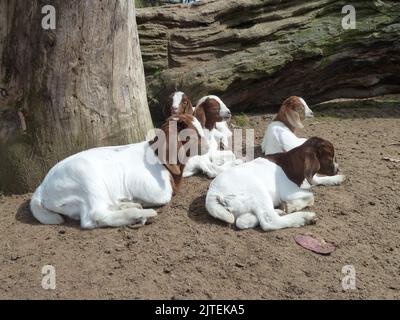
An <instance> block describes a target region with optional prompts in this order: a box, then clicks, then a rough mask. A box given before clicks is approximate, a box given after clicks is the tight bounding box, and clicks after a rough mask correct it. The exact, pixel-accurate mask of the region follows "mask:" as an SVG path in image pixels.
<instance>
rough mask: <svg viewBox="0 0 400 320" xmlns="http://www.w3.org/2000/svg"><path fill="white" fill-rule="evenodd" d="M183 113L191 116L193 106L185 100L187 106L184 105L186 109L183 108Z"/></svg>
mask: <svg viewBox="0 0 400 320" xmlns="http://www.w3.org/2000/svg"><path fill="white" fill-rule="evenodd" d="M185 113H186V114H193V105H192V103H191V102H190V100H189V99H187V104H186V108H185Z"/></svg>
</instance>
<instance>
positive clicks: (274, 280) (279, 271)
mask: <svg viewBox="0 0 400 320" xmlns="http://www.w3.org/2000/svg"><path fill="white" fill-rule="evenodd" d="M271 117H272V115H271V114H267V115H260V114H257V115H249V116H248V117H247V118H246V117H245V120H246V121H245V127H253V128H255V133H256V144H259V143H260V142H261V139H262V135H263V132H264V129H265V127H266V125H267V124H268V123H269V121H270V119H271ZM300 135H301V136H304V137H310V136H313V135H317V136H321V137H324V138H327V139H329V140H330V141H332V142H333V143H334V144H335V145H336V147H337V158H338V161H339V163H340V165H341V172H342V173H344V174H346V176H347V181H346V182H345V183H344V184H343V185H342V186H338V187H315V188H313V191H314V193H315V198H316V201H315V205H314V207H313V208H312V210H314V211H315V212H316V213H317V215H318V221H317V223H316V224H315V225H311V226H307V227H303V228H295V229H284V230H279V231H274V232H262V231H261V230H260V229H252V230H246V231H239V230H237V229H236V228H233V227H229V226H227V225H226V224H224V223H221V222H219V221H216V220H214V219H213V218H212V217H210V216H209V215H208V214H207V212H206V210H205V208H204V199H205V194H206V192H207V187H208V184H209V182H210V180H208V179H206V178H205V177H203V176H196V177H192V178H188V179H187V180H185V182H184V185H183V187H182V192H181V193H179V194H178V195H176V196H175V198H174V199H173V201H172V202H171V203H170V204H168V205H167V206H165V207H162V208H160V209H159V210H158V212H159V215H158V217H157V218H156V219H155V221H154V222H153V223H151V224H149V225H146V226H144V227H140V228H135V227H123V228H115V229H112V228H109V229H96V230H91V231H83V230H81V229H80V228H79V225H78V224H77V223H76V222H72V221H68V222H66V223H65V224H63V225H59V226H44V225H40V224H38V223H37V222H36V221H35V219H34V218H33V217H32V216H31V213H30V211H29V207H28V204H29V199H30V195H29V194H27V195H22V196H16V195H15V196H0V268H1V269H0V298H3V299H4V298H5V299H16V298H28V299H38V298H45V299H47V298H50V299H54V298H69V299H81V298H84V299H92V298H94V299H98V298H105V299H108V298H112V299H114V298H129V299H154V298H162V299H200V298H201V299H338V298H339V299H372V298H385V299H387V298H397V299H398V298H400V259H399V257H400V163H396V162H389V161H385V160H383V159H382V158H383V157H386V156H388V157H392V158H395V159H400V110H399V109H397V110H393V109H392V110H384V109H382V110H375V109H374V110H371V109H365V110H362V109H359V110H340V109H336V110H331V111H329V112H324V116H321V115H317V116H316V117H315V118H314V119H311V120H309V121H307V122H306V128H305V130H304V131H302V132H301V134H300ZM256 151H258V152H259V150H256ZM304 233H310V234H314V235H318V236H320V237H323V238H324V239H325V240H327V241H332V242H334V243H335V244H336V245H337V250H336V251H335V252H333V253H332V254H331V255H330V256H321V255H318V254H315V253H312V252H310V251H307V250H305V249H303V248H302V247H300V246H298V245H297V244H296V243H295V242H294V240H293V237H294V236H295V235H297V234H304ZM44 265H53V266H54V267H55V270H56V290H44V289H43V288H42V286H41V281H42V274H41V269H42V267H43V266H44ZM345 265H352V266H354V268H355V271H356V286H357V289H355V290H344V289H343V288H342V285H341V281H342V278H343V277H344V274H343V273H342V268H343V266H345Z"/></svg>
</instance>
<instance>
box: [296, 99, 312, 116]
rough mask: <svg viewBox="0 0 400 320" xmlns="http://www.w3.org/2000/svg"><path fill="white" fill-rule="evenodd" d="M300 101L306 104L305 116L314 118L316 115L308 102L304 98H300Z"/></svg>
mask: <svg viewBox="0 0 400 320" xmlns="http://www.w3.org/2000/svg"><path fill="white" fill-rule="evenodd" d="M299 99H300V102H301V103H302V104H303V106H304V111H305V116H306V118H312V117H313V116H314V114H313V112H312V110H311V109H310V107H309V106H308V105H307V103H306V102H305V101H304V99H303V98H299Z"/></svg>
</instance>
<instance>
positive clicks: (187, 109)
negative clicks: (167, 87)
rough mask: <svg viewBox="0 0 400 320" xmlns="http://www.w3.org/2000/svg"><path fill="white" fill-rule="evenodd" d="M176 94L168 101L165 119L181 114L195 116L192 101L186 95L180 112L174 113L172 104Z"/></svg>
mask: <svg viewBox="0 0 400 320" xmlns="http://www.w3.org/2000/svg"><path fill="white" fill-rule="evenodd" d="M174 94H175V92H173V93H171V94H170V95H169V97H168V99H167V103H166V104H165V106H164V108H163V114H164V117H165V118H168V117H170V116H172V115H179V114H193V105H192V102H191V101H190V99H189V97H188V96H187V95H186V94H183V96H182V101H181V103H180V105H179V107H178V111H177V112H174V110H173V109H172V102H173V97H174Z"/></svg>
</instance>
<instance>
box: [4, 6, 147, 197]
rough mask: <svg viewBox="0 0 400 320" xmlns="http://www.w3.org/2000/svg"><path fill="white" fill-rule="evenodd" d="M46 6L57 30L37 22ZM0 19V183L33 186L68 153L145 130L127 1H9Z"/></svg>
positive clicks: (132, 138)
mask: <svg viewBox="0 0 400 320" xmlns="http://www.w3.org/2000/svg"><path fill="white" fill-rule="evenodd" d="M48 4H50V5H53V6H54V7H55V9H56V29H55V30H44V29H43V28H42V18H43V17H45V15H46V14H42V13H41V10H42V7H43V6H45V5H48ZM0 17H2V19H1V22H0V53H1V52H2V51H3V52H2V60H1V62H2V63H0V68H1V69H0V87H1V88H5V89H6V92H7V94H8V95H7V96H5V95H4V94H3V96H0V102H1V106H0V112H2V113H1V114H0V120H1V121H2V122H1V121H0V122H1V123H0V133H1V131H3V135H1V134H0V148H1V150H0V161H1V162H0V163H1V165H0V190H1V189H2V190H3V191H6V192H15V193H21V192H26V191H30V190H33V188H34V187H35V186H36V185H37V184H38V183H39V182H40V180H41V179H42V178H43V177H44V175H45V174H46V173H47V171H48V169H49V168H50V167H52V166H53V165H54V164H55V163H56V162H57V161H60V160H62V159H64V158H65V157H67V156H68V155H70V154H73V153H76V152H78V151H81V150H84V149H88V148H91V147H95V146H104V145H116V144H128V143H134V142H137V141H140V140H143V139H144V138H145V134H146V133H147V131H148V130H149V129H151V128H152V126H153V125H152V121H151V117H150V112H149V109H148V104H147V98H146V88H145V79H144V72H143V64H142V58H141V53H140V47H139V40H138V34H137V26H136V20H135V7H134V1H131V0H108V1H64V0H54V1H41V0H35V1H18V0H8V1H1V5H0ZM4 17H6V19H4V20H3V18H4ZM5 26H8V27H7V29H6V31H4V30H5V29H4V28H5ZM5 35H6V36H5ZM4 92H5V91H4V90H3V93H4ZM15 120H16V121H17V125H15ZM13 121H14V124H13ZM14 127H18V130H14V129H13V128H14ZM2 128H3V130H1V129H2ZM15 131H17V133H18V134H15Z"/></svg>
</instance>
